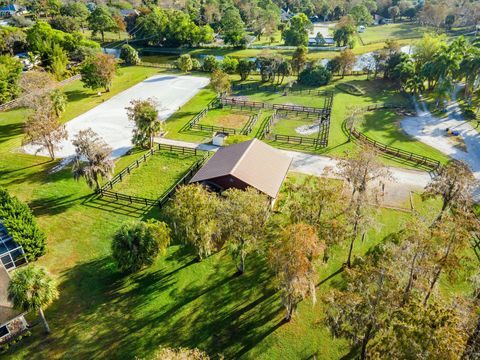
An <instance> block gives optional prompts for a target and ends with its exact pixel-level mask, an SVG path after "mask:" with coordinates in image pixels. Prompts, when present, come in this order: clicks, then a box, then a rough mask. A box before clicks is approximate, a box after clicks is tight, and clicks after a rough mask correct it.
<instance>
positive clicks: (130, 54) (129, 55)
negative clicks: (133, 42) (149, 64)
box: [120, 44, 140, 65]
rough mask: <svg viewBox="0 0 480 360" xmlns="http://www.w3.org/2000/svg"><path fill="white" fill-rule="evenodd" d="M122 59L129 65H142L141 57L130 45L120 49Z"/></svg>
mask: <svg viewBox="0 0 480 360" xmlns="http://www.w3.org/2000/svg"><path fill="white" fill-rule="evenodd" d="M120 59H122V60H123V61H124V62H125V64H127V65H138V64H140V57H139V56H138V51H137V50H135V49H134V48H133V47H131V46H130V45H128V44H125V45H123V46H122V48H121V49H120Z"/></svg>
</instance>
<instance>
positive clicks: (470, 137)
mask: <svg viewBox="0 0 480 360" xmlns="http://www.w3.org/2000/svg"><path fill="white" fill-rule="evenodd" d="M458 91H460V88H459V87H457V89H456V91H455V94H456V93H457V92H458ZM455 94H454V95H453V99H452V103H451V104H450V105H449V106H448V107H447V113H446V115H447V116H446V118H437V117H435V116H433V115H432V114H431V113H430V112H429V111H428V110H427V108H426V106H425V103H421V104H420V105H418V109H417V113H418V114H417V115H416V116H412V117H408V118H405V119H404V120H402V122H401V126H402V128H403V130H405V132H406V133H407V134H409V135H410V136H412V137H414V138H416V139H418V140H420V141H421V142H423V143H425V144H427V145H430V146H431V147H433V148H435V149H438V150H439V151H441V152H442V153H444V154H446V155H448V156H450V157H452V158H454V159H457V160H462V161H464V162H466V163H467V164H468V166H469V167H470V169H471V170H472V172H473V174H474V176H475V178H476V179H478V180H480V134H479V133H478V131H477V130H476V129H475V128H474V127H473V126H472V125H471V124H470V123H469V122H467V121H465V119H464V118H463V116H462V113H461V110H460V108H459V105H458V102H457V101H456V95H455ZM447 128H449V129H451V130H454V131H458V133H459V135H460V136H459V137H460V138H461V139H463V142H464V144H465V146H461V145H462V144H461V142H459V139H455V137H451V136H449V135H448V134H447V132H446V129H447Z"/></svg>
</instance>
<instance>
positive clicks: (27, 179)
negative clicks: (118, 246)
mask: <svg viewBox="0 0 480 360" xmlns="http://www.w3.org/2000/svg"><path fill="white" fill-rule="evenodd" d="M155 73H157V70H155V69H147V68H126V69H122V74H121V75H119V76H118V77H117V79H116V80H115V82H114V84H113V87H112V92H111V93H109V94H104V95H103V96H102V97H101V98H98V97H97V96H96V95H95V94H94V93H93V92H92V91H87V90H85V89H83V88H82V86H81V84H80V83H79V82H75V83H73V84H71V85H69V86H67V87H66V90H67V92H68V96H69V100H70V101H69V104H68V106H67V111H66V113H65V115H64V116H63V117H62V120H63V121H67V120H69V119H71V118H73V117H75V116H77V115H78V114H80V113H82V112H84V111H86V110H88V109H90V108H92V107H94V106H95V105H97V104H98V103H99V102H101V101H102V99H106V98H109V97H111V96H113V95H114V94H116V93H118V92H120V91H122V90H123V89H125V88H127V87H129V86H131V85H133V84H134V83H135V82H138V81H140V80H143V79H144V78H145V77H148V76H151V75H153V74H155ZM350 80H351V79H350ZM345 81H346V80H345ZM360 81H363V80H360ZM362 84H363V83H362ZM362 86H363V85H362ZM364 86H365V87H368V92H367V93H366V95H365V96H364V97H359V98H357V97H353V96H350V95H348V94H343V93H339V94H338V95H337V97H336V99H335V100H334V109H333V112H334V118H333V124H332V127H333V125H335V127H334V128H332V135H331V144H332V146H336V147H337V148H332V149H331V150H330V152H328V153H330V154H340V153H341V151H342V150H343V149H347V148H349V147H353V144H352V143H350V144H348V145H345V146H343V147H342V145H344V139H345V138H346V137H345V135H344V134H343V133H342V131H341V122H342V121H343V118H344V117H343V115H344V114H345V107H346V105H347V104H350V103H358V104H368V103H371V102H375V101H382V100H383V101H385V100H386V99H394V98H396V96H397V95H394V94H393V93H390V92H386V93H385V92H382V91H381V90H380V88H379V85H376V83H375V82H365V84H364ZM212 95H213V94H212V91H211V90H209V89H205V90H202V91H200V92H199V94H198V95H197V96H196V97H194V98H193V99H192V100H191V101H190V102H189V103H187V104H185V105H184V106H183V107H182V108H181V109H180V111H178V112H177V113H176V114H175V115H174V116H172V117H171V118H170V119H169V120H168V121H167V129H168V130H169V135H172V136H173V137H177V138H180V137H184V136H185V137H186V138H188V139H192V140H193V139H199V138H200V137H199V136H197V135H191V134H187V135H186V134H183V133H181V132H180V130H181V128H182V127H183V126H184V125H185V123H186V122H188V120H189V119H190V118H191V117H192V116H193V115H195V114H196V113H197V112H198V111H200V110H201V109H202V108H203V107H205V105H206V104H207V103H208V102H209V101H210V100H211V98H212ZM25 115H26V113H25V111H24V110H15V111H9V112H3V113H0V186H5V187H7V188H8V190H9V191H10V192H11V193H12V194H13V195H16V196H18V197H19V198H20V199H21V200H23V201H25V202H26V203H28V204H29V206H30V207H31V208H32V209H33V211H34V213H35V215H36V217H37V219H38V223H39V226H40V227H41V228H42V229H43V230H44V231H45V233H46V234H47V237H48V242H47V244H48V245H47V246H48V248H47V253H46V255H45V256H43V257H42V258H41V259H39V260H38V263H39V264H40V265H43V266H46V267H47V268H48V269H49V270H50V271H51V272H52V274H53V275H54V276H55V277H56V278H57V281H58V282H59V289H60V297H59V299H58V300H56V301H55V302H54V303H53V305H52V306H50V307H49V308H48V309H47V310H46V317H47V319H48V320H49V323H50V326H51V328H52V334H51V335H49V336H48V337H46V336H45V335H44V334H43V331H42V329H41V328H40V326H36V327H34V328H33V335H32V336H31V337H29V338H26V339H24V340H22V341H21V342H20V343H19V344H17V345H16V346H14V347H12V348H11V349H10V350H9V351H8V352H7V353H6V354H3V356H4V357H5V358H8V359H26V358H28V359H57V358H68V359H91V358H115V359H133V358H135V357H136V356H137V357H139V358H145V357H146V356H149V355H150V354H151V353H152V352H153V351H155V349H157V348H158V347H159V346H186V347H199V348H201V349H205V350H206V351H208V352H209V353H210V354H212V355H215V354H217V353H222V354H224V355H225V357H226V358H240V359H299V358H309V357H311V356H312V355H313V354H317V358H318V359H332V360H334V359H340V358H342V357H344V356H347V358H352V357H353V356H354V355H352V354H349V346H348V342H347V341H346V340H345V339H341V338H334V337H332V336H331V334H330V332H329V331H328V329H327V327H326V326H325V325H324V322H323V314H324V312H325V309H324V305H323V302H322V301H321V299H322V297H323V296H324V295H325V294H327V292H328V291H329V290H330V289H331V288H332V287H338V286H342V285H343V281H342V276H341V274H340V273H339V272H338V270H339V269H340V267H341V264H342V263H343V262H344V261H345V259H346V254H347V247H346V246H339V247H336V248H334V249H332V251H331V257H330V259H329V262H328V264H326V265H320V267H319V276H318V287H317V289H318V298H319V301H318V302H317V303H316V304H315V305H313V304H312V303H311V301H304V302H302V303H301V304H300V307H299V310H298V314H297V316H296V317H295V318H294V320H293V321H291V322H290V323H288V324H285V323H283V322H282V317H283V315H284V314H283V308H282V306H281V303H280V298H279V294H278V293H277V292H276V291H275V287H274V283H272V278H271V273H270V271H269V270H268V267H267V266H266V263H265V260H264V259H263V257H261V256H260V255H253V256H251V257H249V258H247V272H246V274H245V275H243V276H240V277H238V276H235V272H236V268H235V265H234V263H233V262H232V260H231V259H230V257H229V256H227V255H226V254H225V252H224V251H223V250H222V251H220V252H218V253H215V254H214V255H212V256H211V257H209V258H208V259H206V260H205V261H203V262H201V263H198V262H196V261H195V260H194V258H195V256H194V254H193V252H192V251H190V250H189V249H188V248H185V247H182V246H180V245H178V244H173V245H172V246H171V247H170V248H169V249H168V252H167V254H166V256H164V257H162V258H160V259H159V260H158V261H157V262H156V263H155V264H154V265H153V266H152V267H151V268H148V269H146V270H143V271H141V272H139V273H137V274H135V275H133V276H129V277H127V276H124V275H122V274H120V273H119V272H118V271H117V270H116V268H115V265H114V263H113V261H112V258H111V250H110V246H111V239H112V237H113V235H114V234H115V231H116V230H117V229H118V228H119V227H120V226H121V224H123V223H125V222H126V221H130V220H132V219H148V218H152V217H155V218H159V217H160V218H161V216H162V215H161V213H159V212H158V210H157V209H151V208H144V207H141V206H138V207H135V206H132V207H128V206H125V205H121V204H117V203H113V202H109V201H107V200H102V199H98V198H97V197H96V196H93V195H92V191H91V190H90V189H89V188H88V187H87V186H86V184H85V182H84V181H78V182H77V181H75V180H74V179H73V177H72V174H71V169H70V168H68V167H67V168H65V169H63V170H61V171H58V172H54V173H52V172H50V170H51V169H52V167H53V166H54V165H56V164H57V162H56V161H55V162H52V161H49V160H48V159H46V158H44V157H36V156H32V155H27V154H22V153H19V152H17V151H16V149H17V148H18V147H20V145H21V140H22V125H23V122H24V119H25ZM266 116H268V113H267V112H262V117H263V118H265V117H266ZM139 154H141V152H139V151H132V153H131V154H129V155H126V156H124V157H122V158H120V159H118V160H117V162H116V171H117V172H118V171H120V170H121V169H122V168H123V167H125V166H126V165H128V164H129V163H131V162H132V161H133V160H134V159H136V158H137V157H138V156H139ZM145 165H148V163H146V164H143V166H145ZM137 170H138V169H137ZM289 178H292V179H293V180H295V178H296V175H295V174H290V175H289ZM152 180H153V181H152ZM155 180H156V178H155V176H149V177H148V179H147V180H146V181H148V182H151V184H153V183H155ZM158 181H159V184H163V183H164V182H165V184H166V183H167V182H168V181H170V180H169V178H168V177H166V176H165V173H162V172H159V174H158ZM162 186H163V185H162ZM433 205H434V206H436V207H437V208H438V203H437V204H433ZM416 206H417V209H418V210H419V211H420V212H422V211H429V209H430V208H429V207H428V208H426V207H425V206H424V204H423V203H421V202H420V203H418V204H417V205H416ZM408 217H409V214H408V213H405V212H399V211H394V210H388V209H380V210H379V213H378V215H377V222H378V225H379V226H378V228H376V229H375V230H372V231H370V232H369V234H368V236H367V237H366V239H365V241H364V242H358V243H357V244H356V246H355V249H354V253H355V255H356V256H361V255H362V254H364V253H365V252H366V251H367V250H368V249H369V248H370V247H371V246H372V245H374V244H376V243H378V242H379V241H381V239H382V238H383V237H384V236H385V235H388V234H390V233H391V232H393V231H396V230H397V229H398V228H399V226H401V224H402V223H403V222H404V221H405V220H407V219H408ZM468 275H469V274H466V273H461V274H459V275H458V276H457V278H456V279H455V286H454V287H451V288H452V289H453V288H454V289H455V290H456V291H458V292H460V293H464V292H467V291H469V288H468V286H466V285H465V284H466V281H465V279H466V278H467V277H468ZM442 286H443V289H450V288H449V286H452V285H451V283H450V282H448V281H446V280H444V281H443V282H442ZM30 318H31V319H36V317H35V316H33V314H32V315H31V316H30ZM34 321H35V320H34Z"/></svg>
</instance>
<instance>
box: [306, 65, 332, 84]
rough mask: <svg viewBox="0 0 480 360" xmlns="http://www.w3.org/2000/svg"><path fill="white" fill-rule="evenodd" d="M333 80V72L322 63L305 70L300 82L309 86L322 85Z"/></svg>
mask: <svg viewBox="0 0 480 360" xmlns="http://www.w3.org/2000/svg"><path fill="white" fill-rule="evenodd" d="M330 80H332V73H331V72H330V71H328V70H327V69H325V67H323V66H322V65H315V66H312V67H309V68H307V69H305V70H303V71H302V72H301V73H300V75H299V77H298V82H299V83H300V84H303V85H308V86H322V85H327V84H328V83H329V82H330Z"/></svg>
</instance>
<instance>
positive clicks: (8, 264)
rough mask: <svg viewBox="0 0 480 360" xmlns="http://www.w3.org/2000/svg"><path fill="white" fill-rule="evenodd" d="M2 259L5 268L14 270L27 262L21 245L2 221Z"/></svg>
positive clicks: (0, 244)
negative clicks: (14, 239)
mask: <svg viewBox="0 0 480 360" xmlns="http://www.w3.org/2000/svg"><path fill="white" fill-rule="evenodd" d="M0 261H1V262H2V264H3V266H5V269H7V270H12V269H15V268H16V267H18V266H20V265H23V264H26V263H27V259H26V258H25V253H24V252H23V248H22V246H21V245H18V244H17V243H16V242H15V241H13V238H12V237H11V236H10V235H9V234H8V231H7V229H6V228H5V226H4V225H3V224H2V222H1V221H0Z"/></svg>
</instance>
